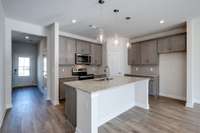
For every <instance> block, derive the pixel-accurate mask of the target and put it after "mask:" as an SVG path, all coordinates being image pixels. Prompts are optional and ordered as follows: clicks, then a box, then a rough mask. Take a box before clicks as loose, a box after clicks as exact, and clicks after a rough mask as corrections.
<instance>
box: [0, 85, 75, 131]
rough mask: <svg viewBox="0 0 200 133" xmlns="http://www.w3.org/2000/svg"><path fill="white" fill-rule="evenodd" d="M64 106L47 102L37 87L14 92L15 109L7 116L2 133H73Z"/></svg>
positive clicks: (19, 89)
mask: <svg viewBox="0 0 200 133" xmlns="http://www.w3.org/2000/svg"><path fill="white" fill-rule="evenodd" d="M71 132H72V130H71V128H70V127H69V126H68V124H67V121H66V119H65V117H64V106H63V105H61V106H56V107H54V106H52V105H51V104H50V103H49V102H46V101H45V100H44V98H43V96H42V94H41V93H40V91H39V90H38V88H37V87H28V88H18V89H14V91H13V108H12V109H11V110H9V111H8V112H7V114H6V119H5V121H4V124H3V128H2V129H1V133H71Z"/></svg>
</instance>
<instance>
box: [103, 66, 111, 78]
mask: <svg viewBox="0 0 200 133" xmlns="http://www.w3.org/2000/svg"><path fill="white" fill-rule="evenodd" d="M104 73H105V74H106V78H109V77H110V68H109V66H105V67H104Z"/></svg>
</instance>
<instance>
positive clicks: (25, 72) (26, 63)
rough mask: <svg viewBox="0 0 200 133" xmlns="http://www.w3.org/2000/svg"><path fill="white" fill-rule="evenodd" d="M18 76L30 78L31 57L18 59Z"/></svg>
mask: <svg viewBox="0 0 200 133" xmlns="http://www.w3.org/2000/svg"><path fill="white" fill-rule="evenodd" d="M18 76H19V77H28V76H30V58H29V57H19V58H18Z"/></svg>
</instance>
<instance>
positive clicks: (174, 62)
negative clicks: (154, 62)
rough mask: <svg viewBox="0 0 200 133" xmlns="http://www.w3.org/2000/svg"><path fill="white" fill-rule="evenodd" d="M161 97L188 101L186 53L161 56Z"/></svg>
mask: <svg viewBox="0 0 200 133" xmlns="http://www.w3.org/2000/svg"><path fill="white" fill-rule="evenodd" d="M159 62H160V64H159V72H160V80H159V85H160V95H161V96H166V97H171V98H175V99H180V100H186V53H185V52H180V53H169V54H160V56H159Z"/></svg>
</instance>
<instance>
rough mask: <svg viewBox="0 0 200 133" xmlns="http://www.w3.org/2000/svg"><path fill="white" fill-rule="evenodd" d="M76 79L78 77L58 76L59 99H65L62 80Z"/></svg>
mask: <svg viewBox="0 0 200 133" xmlns="http://www.w3.org/2000/svg"><path fill="white" fill-rule="evenodd" d="M76 80H78V77H69V78H60V79H59V99H60V100H64V99H65V85H64V82H69V81H76Z"/></svg>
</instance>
